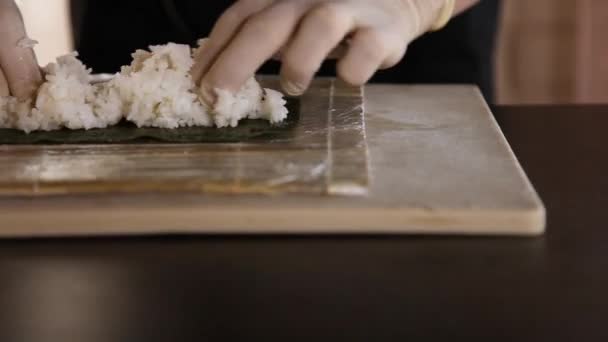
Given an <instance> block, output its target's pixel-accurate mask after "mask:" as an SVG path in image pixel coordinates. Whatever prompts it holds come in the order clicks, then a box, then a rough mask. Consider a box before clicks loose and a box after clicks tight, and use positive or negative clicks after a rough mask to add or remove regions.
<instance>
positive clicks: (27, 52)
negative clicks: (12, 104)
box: [0, 0, 42, 100]
mask: <svg viewBox="0 0 608 342" xmlns="http://www.w3.org/2000/svg"><path fill="white" fill-rule="evenodd" d="M28 42H29V39H28V38H27V34H26V33H25V27H24V25H23V19H22V17H21V13H20V12H19V8H17V5H16V4H15V2H14V1H12V0H0V96H9V95H12V96H15V97H17V98H19V99H21V100H25V99H28V98H31V97H32V96H33V95H34V94H35V92H36V90H37V89H38V86H39V85H40V84H41V83H42V74H41V72H40V68H39V67H38V62H37V61H36V55H35V54H34V50H33V49H32V48H31V46H29V45H30V44H29V43H28Z"/></svg>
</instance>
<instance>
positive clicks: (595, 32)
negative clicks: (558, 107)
mask: <svg viewBox="0 0 608 342" xmlns="http://www.w3.org/2000/svg"><path fill="white" fill-rule="evenodd" d="M17 2H18V4H19V5H20V7H21V9H22V11H23V15H24V17H25V21H26V23H27V25H28V32H29V34H30V36H31V37H32V38H33V39H36V40H38V41H39V42H40V44H39V45H38V46H37V47H36V49H37V53H38V57H39V60H40V63H41V64H42V65H45V64H46V63H48V62H50V61H51V60H53V59H54V58H55V57H56V56H58V55H61V54H64V53H66V52H68V51H71V50H72V45H73V44H72V39H71V29H70V23H69V17H70V16H69V11H68V7H69V6H68V3H69V0H46V1H41V0H18V1H17ZM606 36H608V1H606V0H534V1H530V0H505V1H503V10H502V23H501V30H500V36H499V46H498V50H497V53H496V72H497V84H496V87H497V102H498V103H499V104H557V103H608V43H606V41H608V39H607V38H606Z"/></svg>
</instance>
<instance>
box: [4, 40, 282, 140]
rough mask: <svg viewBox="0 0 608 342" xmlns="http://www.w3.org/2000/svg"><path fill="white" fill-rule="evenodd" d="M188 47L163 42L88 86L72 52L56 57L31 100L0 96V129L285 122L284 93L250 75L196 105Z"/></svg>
mask: <svg viewBox="0 0 608 342" xmlns="http://www.w3.org/2000/svg"><path fill="white" fill-rule="evenodd" d="M204 48H205V40H201V41H200V42H199V47H198V49H196V50H194V51H193V50H192V49H191V48H190V47H189V46H187V45H181V44H174V43H169V44H167V45H158V46H151V47H150V50H149V51H146V50H138V51H136V52H135V53H134V54H133V62H132V63H131V65H129V66H124V67H122V69H121V71H120V73H118V74H116V75H115V76H114V78H113V79H112V80H110V81H108V82H103V83H97V84H92V80H93V78H92V75H91V70H90V69H87V67H86V66H85V65H84V64H83V63H82V62H81V61H79V60H78V58H77V57H78V55H77V54H76V53H72V54H68V55H65V56H61V57H59V58H57V61H56V62H55V63H51V64H49V65H48V66H46V67H45V68H44V73H45V82H44V83H43V84H42V85H41V86H40V88H39V90H38V92H37V96H36V100H35V102H33V103H32V102H31V101H19V100H17V99H16V98H13V97H0V128H14V129H19V130H23V131H25V132H28V133H29V132H33V131H38V130H42V131H51V130H57V129H61V128H68V129H87V130H88V129H92V128H105V127H108V126H111V125H115V124H117V123H118V122H120V121H121V120H122V119H126V120H128V121H131V122H133V123H134V124H136V125H137V126H138V127H159V128H178V127H191V126H207V127H210V126H214V125H215V126H217V127H227V126H230V127H235V126H237V125H238V123H239V122H240V121H241V120H242V119H246V118H251V119H265V120H268V121H270V122H271V123H273V124H276V123H280V122H281V121H283V120H285V119H286V118H287V114H288V110H287V108H286V107H285V105H286V101H285V99H284V98H283V94H281V93H280V92H278V91H275V90H272V89H262V87H261V86H260V84H259V83H258V82H257V81H256V80H255V78H251V79H249V80H248V81H247V82H246V83H245V85H244V86H243V88H242V89H241V90H240V91H238V92H237V93H231V92H228V91H225V90H221V89H216V90H215V91H216V94H217V101H216V104H215V106H214V107H213V108H209V107H208V106H207V105H206V104H205V103H204V102H203V101H201V99H200V96H199V94H198V87H196V85H195V83H194V80H193V79H192V77H191V76H190V69H191V68H192V65H193V64H194V59H193V55H196V54H198V53H200V52H201V51H202V50H203V49H204Z"/></svg>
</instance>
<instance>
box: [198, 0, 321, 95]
mask: <svg viewBox="0 0 608 342" xmlns="http://www.w3.org/2000/svg"><path fill="white" fill-rule="evenodd" d="M307 7H309V3H308V2H307V1H282V2H279V3H277V4H276V5H273V6H271V7H269V8H268V9H266V10H264V11H262V12H260V13H259V14H257V15H255V16H253V17H251V18H250V19H249V20H248V21H247V22H246V23H245V24H244V25H243V27H242V29H241V30H240V32H239V33H237V35H236V36H235V37H234V38H233V40H232V41H231V42H230V44H228V46H227V47H226V49H224V51H223V52H222V53H221V54H220V55H219V56H218V58H217V60H216V62H215V63H214V64H213V66H212V67H211V68H210V69H209V72H208V73H207V74H205V76H203V80H202V82H201V91H202V92H205V89H207V91H208V89H225V90H228V91H231V92H236V91H238V90H239V89H240V88H241V86H242V85H243V84H244V83H245V81H247V80H248V79H249V78H250V77H252V76H253V74H254V73H255V72H256V70H258V69H259V68H260V66H262V64H264V62H266V61H267V60H269V59H270V58H271V57H272V56H273V55H274V54H275V53H276V52H277V51H278V50H279V49H280V48H281V47H282V46H283V45H284V44H285V43H286V42H287V40H288V39H289V37H290V36H291V35H292V34H293V32H294V30H295V28H296V27H297V24H298V22H299V21H300V18H301V17H302V16H303V15H304V13H305V12H306V8H307Z"/></svg>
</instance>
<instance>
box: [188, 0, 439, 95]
mask: <svg viewBox="0 0 608 342" xmlns="http://www.w3.org/2000/svg"><path fill="white" fill-rule="evenodd" d="M445 4H446V0H373V1H372V0H240V1H237V2H236V3H235V4H234V5H233V6H232V7H230V8H229V9H228V10H227V11H226V12H225V13H224V14H223V15H222V16H221V17H220V19H219V20H218V22H217V23H216V25H215V27H214V29H213V31H212V33H211V35H210V37H209V38H210V39H209V42H208V44H209V45H208V47H207V48H206V49H205V51H204V52H203V53H202V54H201V55H199V56H198V57H197V59H196V63H195V66H194V67H193V69H192V75H193V78H194V79H195V80H196V81H198V82H200V85H201V94H202V95H203V97H204V98H205V99H206V100H209V99H210V97H212V96H214V95H213V94H212V93H213V91H212V90H214V89H225V90H228V91H232V92H236V91H238V90H239V89H240V87H241V86H242V85H243V84H244V83H245V81H246V80H247V79H248V78H250V77H251V76H252V75H253V74H254V73H255V71H256V70H257V69H258V68H259V67H260V66H261V65H262V64H263V63H264V62H265V61H266V60H268V59H270V58H272V57H273V56H275V55H276V54H277V53H278V52H279V51H281V60H282V68H281V83H282V86H283V88H284V90H285V91H286V92H287V93H288V94H290V95H301V94H302V93H303V92H304V91H305V90H306V89H307V88H308V86H309V85H310V82H311V80H312V78H313V77H314V75H315V73H316V72H317V71H318V69H319V68H320V66H321V64H322V63H323V61H324V60H325V59H326V57H327V56H328V55H329V54H330V53H331V52H332V50H334V48H336V47H337V46H339V45H340V44H341V43H342V42H345V41H346V42H347V49H346V52H345V54H344V55H343V56H342V57H341V58H340V60H339V62H338V65H337V73H338V76H339V77H340V78H342V79H343V80H345V81H346V82H348V83H350V84H353V85H361V84H364V83H366V82H367V81H368V80H369V79H370V78H371V77H372V76H373V74H374V73H375V72H376V71H377V70H378V69H385V68H389V67H392V66H394V65H395V64H397V63H398V62H399V61H400V60H401V59H402V58H403V56H404V54H405V51H406V49H407V46H408V45H409V43H410V42H412V41H413V40H414V39H416V38H417V37H418V36H420V35H422V34H423V33H425V32H427V31H428V30H429V29H431V27H432V26H433V24H434V23H435V22H436V21H437V19H438V18H439V17H440V14H441V11H442V9H443V8H444V5H445Z"/></svg>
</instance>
